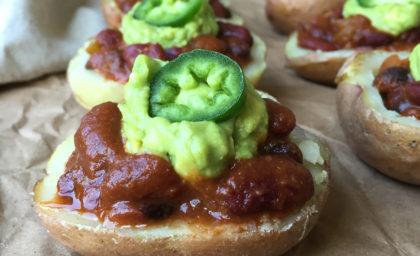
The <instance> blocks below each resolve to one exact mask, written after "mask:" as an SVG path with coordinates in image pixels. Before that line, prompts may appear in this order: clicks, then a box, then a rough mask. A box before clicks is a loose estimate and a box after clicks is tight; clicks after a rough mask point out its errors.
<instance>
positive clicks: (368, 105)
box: [337, 51, 420, 185]
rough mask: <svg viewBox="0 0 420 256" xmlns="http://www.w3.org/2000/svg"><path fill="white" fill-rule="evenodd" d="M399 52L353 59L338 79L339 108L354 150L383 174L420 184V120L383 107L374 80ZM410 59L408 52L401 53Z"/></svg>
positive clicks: (368, 54) (359, 56)
mask: <svg viewBox="0 0 420 256" xmlns="http://www.w3.org/2000/svg"><path fill="white" fill-rule="evenodd" d="M392 54H395V53H390V52H385V51H374V52H369V53H364V54H358V55H356V56H355V57H353V58H351V59H349V60H348V61H347V62H346V63H345V64H344V66H343V68H342V69H341V70H340V72H339V75H338V76H337V83H338V84H339V85H338V91H337V109H338V114H339V118H340V122H341V126H342V127H343V129H344V132H345V134H346V137H347V141H348V143H349V145H350V147H351V148H352V149H353V150H354V151H355V152H356V154H357V155H358V156H359V157H360V158H361V159H362V160H363V161H365V162H366V163H367V164H369V165H370V166H372V167H374V168H376V169H377V170H379V171H380V172H382V173H384V174H386V175H388V176H390V177H393V178H395V179H398V180H400V181H404V182H407V183H411V184H417V185H420V121H419V120H417V119H415V118H414V117H404V116H401V115H400V114H399V113H397V112H395V111H390V110H387V109H386V108H385V106H384V105H383V102H382V99H381V97H380V95H379V92H378V90H377V89H376V88H375V87H373V85H372V83H373V80H374V78H375V76H376V74H377V73H378V70H379V67H380V65H381V64H382V62H383V61H384V60H385V59H386V58H387V57H389V56H391V55H392ZM398 54H399V55H400V57H402V58H406V57H408V52H405V53H404V52H400V53H398Z"/></svg>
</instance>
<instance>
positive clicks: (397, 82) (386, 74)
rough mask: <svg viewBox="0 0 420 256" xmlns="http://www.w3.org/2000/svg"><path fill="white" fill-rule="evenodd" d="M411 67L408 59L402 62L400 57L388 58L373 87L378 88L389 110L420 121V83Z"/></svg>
mask: <svg viewBox="0 0 420 256" xmlns="http://www.w3.org/2000/svg"><path fill="white" fill-rule="evenodd" d="M409 65H410V63H409V60H408V59H403V60H401V59H400V58H399V57H398V55H392V56H390V57H388V58H387V59H386V60H385V61H384V62H383V63H382V65H381V68H380V69H379V73H378V75H377V76H376V77H375V80H374V81H373V86H375V87H376V88H378V91H379V93H380V94H381V96H382V99H383V101H384V105H385V107H386V108H387V109H389V110H395V111H397V112H398V113H400V114H401V115H403V116H414V117H415V118H417V119H418V120H420V82H416V81H415V80H414V78H413V77H412V75H411V73H410V66H409Z"/></svg>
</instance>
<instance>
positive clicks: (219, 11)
mask: <svg viewBox="0 0 420 256" xmlns="http://www.w3.org/2000/svg"><path fill="white" fill-rule="evenodd" d="M210 5H211V7H212V8H213V11H214V14H215V15H216V17H218V18H230V17H231V16H232V14H231V13H230V11H229V9H227V8H226V7H225V6H224V5H223V4H221V3H220V2H219V0H211V1H210Z"/></svg>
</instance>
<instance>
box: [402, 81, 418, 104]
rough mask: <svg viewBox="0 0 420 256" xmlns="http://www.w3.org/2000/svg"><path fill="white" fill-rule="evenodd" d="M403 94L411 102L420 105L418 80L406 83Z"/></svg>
mask: <svg viewBox="0 0 420 256" xmlns="http://www.w3.org/2000/svg"><path fill="white" fill-rule="evenodd" d="M405 94H406V96H407V98H408V101H409V102H410V103H411V104H413V105H416V106H420V82H414V83H410V84H408V85H407V86H406V87H405Z"/></svg>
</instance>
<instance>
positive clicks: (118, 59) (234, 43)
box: [86, 22, 253, 83]
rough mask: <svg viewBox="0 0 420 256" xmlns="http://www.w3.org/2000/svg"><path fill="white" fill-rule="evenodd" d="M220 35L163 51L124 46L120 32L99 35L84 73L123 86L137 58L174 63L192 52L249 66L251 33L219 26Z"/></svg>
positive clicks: (147, 46)
mask: <svg viewBox="0 0 420 256" xmlns="http://www.w3.org/2000/svg"><path fill="white" fill-rule="evenodd" d="M218 25H219V34H218V35H217V36H212V35H200V36H197V37H195V38H192V39H191V40H190V41H189V42H188V44H187V45H186V46H184V47H173V48H169V49H166V50H164V49H163V48H162V46H161V45H160V44H153V43H146V44H132V45H126V44H125V43H124V40H123V37H122V34H121V32H119V31H118V30H114V29H105V30H103V31H101V32H100V33H99V34H98V35H97V36H96V37H95V40H94V41H93V42H92V43H91V44H90V45H89V47H88V48H87V50H86V51H87V52H88V53H89V54H90V58H89V61H88V63H87V64H86V68H87V69H93V70H95V71H96V72H98V73H99V74H101V75H102V76H104V77H105V78H106V79H110V80H113V81H117V82H120V83H126V82H127V81H128V78H129V76H130V73H131V69H132V68H133V64H134V60H135V59H136V57H137V56H138V55H139V54H145V55H148V56H149V57H151V58H156V59H161V60H173V59H175V58H176V57H178V55H179V54H181V53H184V52H188V51H191V50H194V49H206V50H211V51H217V52H220V53H223V54H225V55H227V56H229V57H230V58H232V59H233V60H235V61H236V62H237V63H238V64H239V65H240V66H241V67H242V68H244V67H246V66H247V65H248V63H249V62H251V56H250V52H251V47H252V45H253V39H252V36H251V33H250V32H249V31H248V30H247V29H246V28H244V27H242V26H237V25H233V24H229V23H224V22H218Z"/></svg>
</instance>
